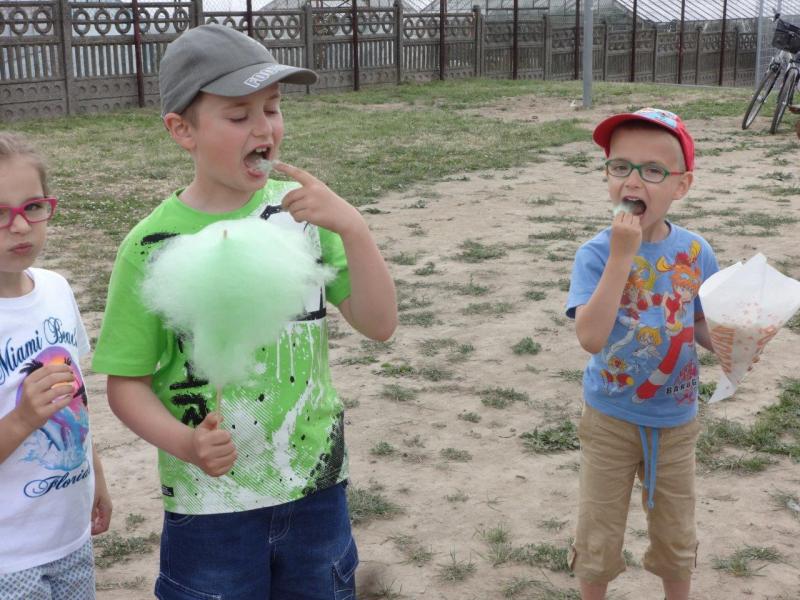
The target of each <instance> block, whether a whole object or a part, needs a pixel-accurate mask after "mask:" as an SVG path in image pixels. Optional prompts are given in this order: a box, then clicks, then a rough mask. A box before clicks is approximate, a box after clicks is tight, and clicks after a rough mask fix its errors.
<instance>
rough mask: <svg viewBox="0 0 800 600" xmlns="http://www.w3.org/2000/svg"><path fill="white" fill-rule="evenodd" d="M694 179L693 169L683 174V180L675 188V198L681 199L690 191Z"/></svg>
mask: <svg viewBox="0 0 800 600" xmlns="http://www.w3.org/2000/svg"><path fill="white" fill-rule="evenodd" d="M693 181H694V173H692V172H691V171H687V172H686V173H684V174H683V175H681V180H680V182H679V183H678V187H676V188H675V195H674V196H673V198H672V199H673V200H680V199H681V198H683V197H684V196H685V195H686V194H688V193H689V188H691V187H692V182H693Z"/></svg>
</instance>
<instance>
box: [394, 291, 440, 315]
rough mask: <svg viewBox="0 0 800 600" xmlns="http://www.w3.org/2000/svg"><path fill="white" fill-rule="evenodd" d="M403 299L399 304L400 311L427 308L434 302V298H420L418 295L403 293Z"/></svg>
mask: <svg viewBox="0 0 800 600" xmlns="http://www.w3.org/2000/svg"><path fill="white" fill-rule="evenodd" d="M401 296H403V299H402V300H401V301H400V302H399V303H398V304H397V310H398V311H399V312H404V311H407V310H416V309H418V308H427V307H429V306H430V305H431V304H433V300H431V299H430V298H418V297H416V296H410V297H409V296H406V295H404V294H401Z"/></svg>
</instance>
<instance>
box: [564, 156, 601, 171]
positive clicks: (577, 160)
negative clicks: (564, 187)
mask: <svg viewBox="0 0 800 600" xmlns="http://www.w3.org/2000/svg"><path fill="white" fill-rule="evenodd" d="M563 159H564V164H566V165H568V166H570V167H579V168H582V169H585V168H586V167H588V166H589V165H591V164H592V163H593V162H595V161H596V158H595V156H594V155H590V154H588V153H587V152H576V153H575V154H568V155H566V156H564V157H563Z"/></svg>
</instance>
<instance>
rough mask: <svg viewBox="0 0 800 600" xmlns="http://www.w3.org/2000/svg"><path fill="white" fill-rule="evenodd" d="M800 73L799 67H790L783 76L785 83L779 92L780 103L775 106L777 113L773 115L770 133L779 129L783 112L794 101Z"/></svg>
mask: <svg viewBox="0 0 800 600" xmlns="http://www.w3.org/2000/svg"><path fill="white" fill-rule="evenodd" d="M798 75H799V73H798V71H797V67H790V68H789V70H788V71H786V76H785V77H784V78H783V85H781V91H780V93H779V94H778V104H777V105H776V106H775V114H774V115H772V125H771V126H770V128H769V132H770V133H775V132H776V131H778V127H780V124H781V119H783V113H785V112H786V107H787V106H789V105H790V104H791V103H792V97H793V96H794V88H795V86H796V85H797V77H798Z"/></svg>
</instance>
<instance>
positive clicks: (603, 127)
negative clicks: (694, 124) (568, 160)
mask: <svg viewBox="0 0 800 600" xmlns="http://www.w3.org/2000/svg"><path fill="white" fill-rule="evenodd" d="M627 121H646V122H648V123H654V124H656V125H658V126H660V127H662V128H663V129H664V130H665V131H669V132H670V133H671V134H672V135H674V136H675V137H676V138H678V142H680V144H681V149H682V150H683V160H684V162H685V163H686V170H687V171H693V170H694V140H693V139H692V136H691V135H689V132H688V131H687V130H686V126H685V125H684V124H683V121H681V118H680V117H679V116H678V115H676V114H675V113H671V112H669V111H667V110H662V109H660V108H641V109H639V110H637V111H636V112H633V113H622V114H619V115H613V116H611V117H608V118H607V119H605V120H604V121H601V122H600V124H599V125H598V126H597V127H595V129H594V133H593V134H592V139H593V140H594V141H595V143H596V144H597V145H598V146H600V147H602V148H603V150H605V153H606V156H608V152H609V150H610V146H611V135H612V134H613V133H614V130H615V129H616V128H617V127H619V126H620V125H621V124H622V123H625V122H627Z"/></svg>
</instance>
